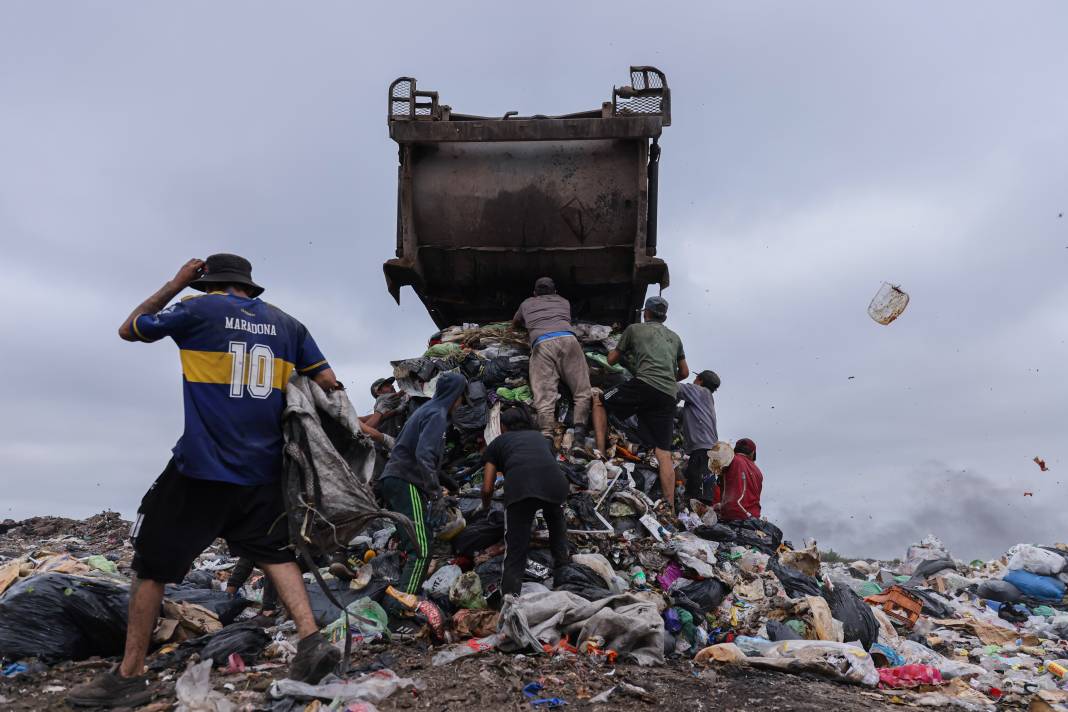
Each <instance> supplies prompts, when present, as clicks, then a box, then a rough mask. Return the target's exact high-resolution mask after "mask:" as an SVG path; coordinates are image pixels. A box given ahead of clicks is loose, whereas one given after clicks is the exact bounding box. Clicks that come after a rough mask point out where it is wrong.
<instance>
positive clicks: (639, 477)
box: [630, 465, 660, 500]
mask: <svg viewBox="0 0 1068 712" xmlns="http://www.w3.org/2000/svg"><path fill="white" fill-rule="evenodd" d="M630 476H631V479H633V480H634V484H635V485H637V487H638V489H640V490H641V491H642V492H644V493H645V494H647V495H649V497H650V498H651V499H654V500H655V499H659V496H655V497H654V496H653V495H654V494H656V493H658V492H659V491H660V473H659V472H657V471H656V470H654V469H652V468H651V467H647V466H645V465H637V466H635V468H634V472H632V473H631V475H630Z"/></svg>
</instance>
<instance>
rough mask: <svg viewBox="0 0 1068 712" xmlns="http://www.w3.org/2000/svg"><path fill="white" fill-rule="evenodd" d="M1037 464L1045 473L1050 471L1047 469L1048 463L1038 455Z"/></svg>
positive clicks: (1036, 457) (1036, 456)
mask: <svg viewBox="0 0 1068 712" xmlns="http://www.w3.org/2000/svg"><path fill="white" fill-rule="evenodd" d="M1035 464H1036V465H1038V469H1040V470H1042V471H1043V472H1046V471H1047V470H1049V468H1048V467H1046V461H1045V460H1043V459H1042V458H1041V457H1039V456H1038V455H1035Z"/></svg>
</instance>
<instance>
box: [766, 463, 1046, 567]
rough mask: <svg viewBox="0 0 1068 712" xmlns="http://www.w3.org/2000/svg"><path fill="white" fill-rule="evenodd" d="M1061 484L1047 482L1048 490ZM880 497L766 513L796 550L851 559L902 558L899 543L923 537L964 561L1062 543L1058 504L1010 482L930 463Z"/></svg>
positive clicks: (810, 503)
mask: <svg viewBox="0 0 1068 712" xmlns="http://www.w3.org/2000/svg"><path fill="white" fill-rule="evenodd" d="M1059 484H1060V482H1058V481H1056V480H1050V485H1059ZM884 490H885V491H884V494H885V497H880V498H879V501H878V502H870V503H869V504H868V505H865V506H860V507H856V506H855V507H852V508H848V507H841V505H839V504H837V503H836V504H834V506H831V505H829V504H826V503H824V502H820V501H816V500H815V499H813V500H811V501H808V502H805V501H804V500H802V501H800V502H799V503H798V504H797V505H796V506H793V507H791V508H790V509H789V510H788V511H785V510H784V511H781V512H777V511H776V512H771V511H769V512H768V513H767V514H768V517H769V519H772V521H775V522H776V524H778V525H779V526H780V527H781V528H782V530H783V532H784V533H785V535H786V538H787V539H790V540H791V541H793V543H795V544H797V545H800V544H801V542H802V541H803V540H804V539H807V538H813V539H815V540H816V541H817V542H818V543H819V546H820V548H821V549H824V550H826V549H834V550H835V551H837V552H838V553H840V554H842V555H844V556H848V557H857V558H865V557H879V558H883V559H893V558H902V559H903V558H904V557H905V548H903V547H901V546H900V543H901V542H902V541H907V542H918V541H919V540H920V539H922V538H923V537H924V536H925V535H927V534H934V535H935V536H937V537H938V538H940V539H941V540H942V541H943V542H944V543H945V544H946V546H947V548H948V549H949V551H950V553H951V554H952V555H953V556H954V557H956V558H957V559H963V560H971V559H975V558H980V559H990V558H993V557H996V556H1000V555H1001V554H1003V553H1004V552H1005V551H1006V550H1007V549H1008V548H1009V547H1011V546H1012V545H1014V544H1017V543H1019V542H1021V541H1024V542H1032V543H1038V544H1053V543H1055V542H1057V541H1063V540H1064V538H1065V532H1064V529H1063V522H1064V519H1063V512H1064V503H1063V501H1061V502H1060V503H1059V504H1058V503H1057V501H1056V497H1052V496H1048V495H1047V496H1045V497H1043V493H1042V491H1040V490H1035V491H1031V494H1030V495H1027V494H1025V493H1026V492H1028V491H1030V490H1027V489H1025V488H1024V487H1023V486H1021V485H1020V484H1018V483H1017V482H1014V481H1011V480H1009V481H1002V480H996V479H993V478H991V477H987V476H985V475H982V474H980V473H976V472H957V473H947V472H946V468H945V467H944V465H943V464H941V463H933V462H932V463H928V464H926V465H924V466H923V467H920V468H917V469H916V470H915V471H913V472H912V473H910V474H908V475H907V476H902V477H900V478H899V479H898V480H897V481H891V482H887V483H886V487H885V488H884ZM1046 490H1047V492H1049V491H1050V490H1052V487H1049V488H1046ZM888 505H892V506H888ZM776 517H777V518H776Z"/></svg>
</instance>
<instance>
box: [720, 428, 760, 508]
mask: <svg viewBox="0 0 1068 712" xmlns="http://www.w3.org/2000/svg"><path fill="white" fill-rule="evenodd" d="M722 483H723V484H722V487H721V488H720V490H721V492H722V494H720V496H719V499H718V500H717V503H716V505H715V510H716V512H718V513H719V518H720V521H724V522H735V521H741V520H742V519H752V518H758V517H760V490H761V489H763V487H764V474H763V473H762V472H761V471H760V468H759V467H757V466H756V443H754V442H753V441H752V440H750V439H749V438H742V439H741V440H739V441H738V442H737V444H735V446H734V459H733V460H731V464H729V465H727V469H726V470H724V471H723V477H722Z"/></svg>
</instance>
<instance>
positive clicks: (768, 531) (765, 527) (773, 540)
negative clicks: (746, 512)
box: [724, 519, 782, 556]
mask: <svg viewBox="0 0 1068 712" xmlns="http://www.w3.org/2000/svg"><path fill="white" fill-rule="evenodd" d="M724 524H726V525H727V526H729V527H730V528H731V529H733V530H734V536H735V538H734V540H735V543H736V544H738V545H739V546H751V547H753V548H754V549H756V550H758V551H761V552H763V553H765V554H767V555H769V556H774V555H775V553H776V552H777V551H778V549H779V545H780V544H782V530H781V529H779V528H778V527H777V526H775V525H774V524H772V523H771V522H769V521H766V520H764V519H743V520H741V521H738V522H724Z"/></svg>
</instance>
